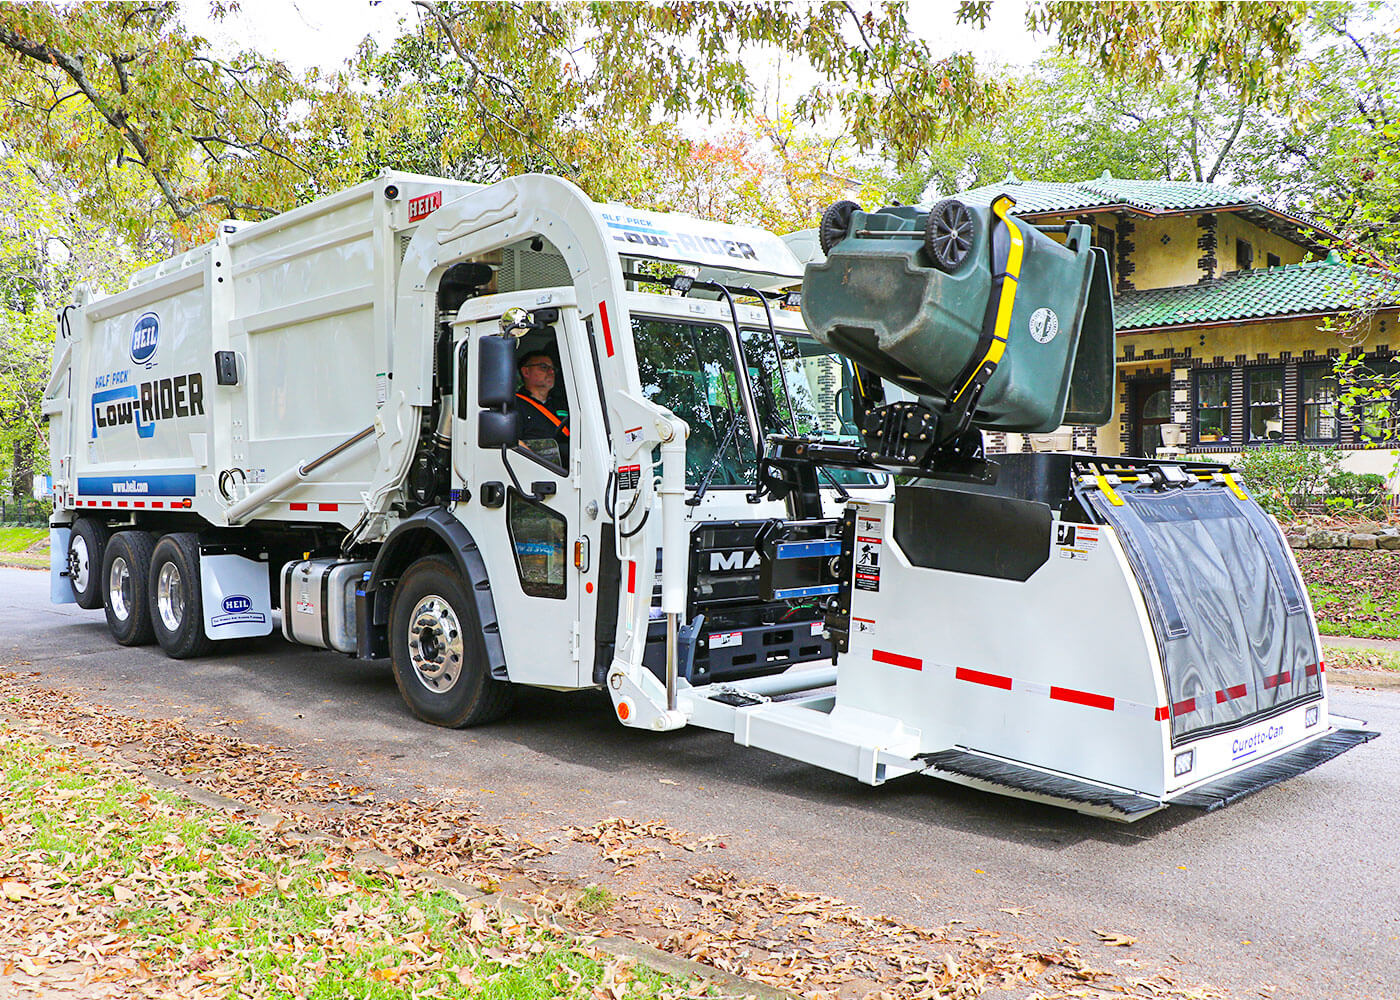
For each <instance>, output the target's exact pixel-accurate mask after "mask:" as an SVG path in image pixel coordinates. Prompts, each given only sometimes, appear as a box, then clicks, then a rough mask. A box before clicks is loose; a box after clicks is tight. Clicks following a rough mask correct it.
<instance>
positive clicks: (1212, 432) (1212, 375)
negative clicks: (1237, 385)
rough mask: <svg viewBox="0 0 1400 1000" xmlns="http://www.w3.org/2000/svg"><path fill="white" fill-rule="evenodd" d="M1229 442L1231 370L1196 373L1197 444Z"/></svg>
mask: <svg viewBox="0 0 1400 1000" xmlns="http://www.w3.org/2000/svg"><path fill="white" fill-rule="evenodd" d="M1229 440H1230V369H1228V368H1212V369H1209V370H1205V371H1198V372H1196V443H1197V444H1215V443H1221V442H1228V441H1229Z"/></svg>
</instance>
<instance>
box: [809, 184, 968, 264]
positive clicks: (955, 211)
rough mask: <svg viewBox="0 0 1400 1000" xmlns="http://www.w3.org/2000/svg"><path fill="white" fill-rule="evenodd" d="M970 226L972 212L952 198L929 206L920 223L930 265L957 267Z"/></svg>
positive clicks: (965, 256) (961, 257) (965, 248)
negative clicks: (925, 216)
mask: <svg viewBox="0 0 1400 1000" xmlns="http://www.w3.org/2000/svg"><path fill="white" fill-rule="evenodd" d="M823 223H825V220H823ZM974 226H975V223H974V222H973V221H972V213H971V212H969V211H968V209H967V206H966V205H964V204H963V203H962V202H960V201H958V199H956V198H944V199H943V200H942V201H940V202H939V203H938V204H936V205H934V206H933V208H931V209H929V213H928V221H927V222H926V223H925V224H924V249H925V250H927V251H928V255H929V257H930V258H931V259H932V261H933V266H934V267H936V268H938V269H939V270H940V271H946V272H948V273H952V272H953V271H956V270H957V269H958V268H959V267H961V266H962V262H963V261H964V260H966V259H967V255H968V253H969V252H971V250H972V237H973V232H974V230H973V227H974Z"/></svg>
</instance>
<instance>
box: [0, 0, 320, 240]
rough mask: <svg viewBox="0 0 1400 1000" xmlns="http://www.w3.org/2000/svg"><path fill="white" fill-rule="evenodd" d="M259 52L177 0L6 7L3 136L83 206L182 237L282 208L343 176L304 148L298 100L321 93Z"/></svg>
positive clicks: (133, 229)
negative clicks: (192, 17) (186, 14)
mask: <svg viewBox="0 0 1400 1000" xmlns="http://www.w3.org/2000/svg"><path fill="white" fill-rule="evenodd" d="M315 82H316V81H315V80H314V78H313V79H311V80H298V79H295V78H293V77H292V76H291V74H290V73H289V72H288V71H287V69H286V68H285V67H284V66H282V65H281V64H279V63H276V62H274V61H272V60H269V59H267V58H265V57H263V56H261V55H258V54H257V53H253V52H242V53H237V54H236V55H234V56H233V57H231V58H229V59H220V58H216V57H215V56H214V55H213V54H212V53H211V51H210V48H209V45H208V43H207V42H206V41H205V40H204V39H202V38H200V37H198V36H194V35H191V34H189V33H188V32H187V31H186V30H185V29H184V28H183V26H182V25H181V24H180V22H179V20H178V18H177V5H176V4H175V3H168V2H163V3H142V4H128V3H121V4H102V3H69V4H61V5H55V4H46V3H16V4H5V5H3V6H0V90H2V91H3V93H4V94H5V95H6V98H5V101H4V103H3V106H0V141H3V142H4V144H5V145H6V146H7V147H8V148H9V149H10V150H12V151H14V152H17V153H21V154H25V155H27V156H29V157H31V158H33V159H35V160H38V161H42V162H44V163H47V164H49V165H50V166H52V167H53V168H55V169H56V170H58V171H61V172H62V174H63V175H64V176H65V177H67V178H68V179H69V180H70V181H72V182H73V183H74V184H75V185H76V187H77V190H78V192H79V198H80V204H81V206H82V209H83V211H84V213H85V214H86V215H87V216H88V217H89V218H91V219H95V220H101V221H103V222H105V223H107V224H108V225H110V226H112V227H113V228H115V229H117V230H119V231H121V232H124V233H126V234H127V235H128V236H131V237H139V236H140V235H141V230H143V229H145V228H147V226H148V222H149V217H150V216H151V214H153V213H155V214H157V215H158V216H159V217H160V218H162V219H163V220H164V221H165V222H166V224H167V227H168V229H169V231H170V233H171V235H172V237H173V239H174V240H175V241H177V242H194V241H197V240H199V239H202V238H204V237H205V236H206V235H207V233H208V231H209V227H210V225H211V223H212V222H213V221H215V220H217V219H218V218H228V217H240V216H241V217H248V216H250V215H251V216H253V217H257V216H260V215H264V214H268V213H271V212H275V211H279V210H282V209H285V208H288V207H291V206H292V205H294V204H296V203H297V201H298V200H304V199H305V198H306V197H307V196H309V195H311V194H314V193H317V192H320V191H323V190H327V189H328V186H331V185H337V184H338V182H339V181H340V180H341V178H340V177H339V176H338V173H337V171H336V169H335V165H334V163H333V162H332V163H330V164H328V163H325V162H320V163H317V162H312V161H308V160H307V159H306V158H305V157H303V156H302V155H301V152H300V148H299V146H300V144H301V143H302V141H303V139H304V136H303V135H302V133H301V131H300V121H299V118H298V115H297V113H296V109H297V102H298V101H303V100H312V99H314V98H316V97H318V96H320V95H319V94H318V93H317V90H316V88H315V86H314V84H315Z"/></svg>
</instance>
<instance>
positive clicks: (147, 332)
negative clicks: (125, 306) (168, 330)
mask: <svg viewBox="0 0 1400 1000" xmlns="http://www.w3.org/2000/svg"><path fill="white" fill-rule="evenodd" d="M159 337H160V317H159V316H157V315H156V314H155V313H153V312H148V313H145V314H143V315H142V316H141V317H140V318H139V319H137V321H136V326H135V327H134V328H133V329H132V331H131V363H132V364H134V365H142V366H144V367H146V368H154V367H155V363H156V362H155V356H156V342H157V339H158V338H159Z"/></svg>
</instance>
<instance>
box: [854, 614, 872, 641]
mask: <svg viewBox="0 0 1400 1000" xmlns="http://www.w3.org/2000/svg"><path fill="white" fill-rule="evenodd" d="M851 632H852V633H853V634H857V635H868V636H872V637H873V636H874V635H875V619H874V618H852V619H851Z"/></svg>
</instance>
